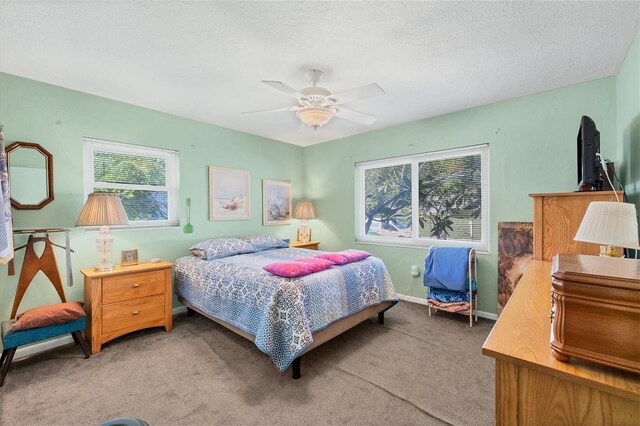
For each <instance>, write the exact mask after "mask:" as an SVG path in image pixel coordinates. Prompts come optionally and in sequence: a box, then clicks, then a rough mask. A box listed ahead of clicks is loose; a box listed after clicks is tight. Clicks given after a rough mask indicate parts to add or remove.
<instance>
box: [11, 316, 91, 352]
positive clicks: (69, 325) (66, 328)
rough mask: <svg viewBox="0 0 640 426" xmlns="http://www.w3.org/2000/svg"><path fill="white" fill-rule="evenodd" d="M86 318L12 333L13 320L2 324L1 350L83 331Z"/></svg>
mask: <svg viewBox="0 0 640 426" xmlns="http://www.w3.org/2000/svg"><path fill="white" fill-rule="evenodd" d="M85 320H86V317H80V318H78V319H76V320H73V321H69V322H65V323H62V324H54V325H48V326H46V327H37V328H30V329H28V330H20V331H12V330H11V325H12V324H13V323H14V322H15V320H8V321H3V322H2V347H3V349H11V348H16V347H18V346H22V345H28V344H29V343H34V342H39V341H41V340H45V339H50V338H52V337H56V336H61V335H63V334H68V333H73V332H74V331H80V330H84V328H85V323H86V321H85Z"/></svg>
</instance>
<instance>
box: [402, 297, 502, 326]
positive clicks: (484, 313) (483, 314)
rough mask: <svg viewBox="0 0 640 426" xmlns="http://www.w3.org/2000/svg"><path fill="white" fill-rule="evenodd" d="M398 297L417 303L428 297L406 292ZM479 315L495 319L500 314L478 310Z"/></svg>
mask: <svg viewBox="0 0 640 426" xmlns="http://www.w3.org/2000/svg"><path fill="white" fill-rule="evenodd" d="M398 299H400V300H404V301H405V302H411V303H417V304H419V305H426V304H427V299H423V298H422V297H414V296H406V295H404V294H399V295H398ZM478 316H479V317H480V318H486V319H490V320H494V321H496V320H497V319H498V314H494V313H491V312H485V311H478Z"/></svg>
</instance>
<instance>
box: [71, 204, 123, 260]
mask: <svg viewBox="0 0 640 426" xmlns="http://www.w3.org/2000/svg"><path fill="white" fill-rule="evenodd" d="M128 224H129V218H128V217H127V213H126V212H125V211H124V207H123V206H122V201H120V197H119V196H118V194H113V193H110V192H93V193H91V194H89V196H88V197H87V201H86V203H85V204H84V207H83V208H82V211H81V212H80V217H78V221H77V222H76V226H99V227H100V234H98V238H97V239H96V248H97V249H98V253H99V254H100V263H98V264H97V265H96V267H95V269H96V271H110V270H112V269H113V265H112V264H111V263H109V259H108V257H109V254H110V253H111V249H112V248H113V236H112V235H111V233H110V232H109V226H114V225H128Z"/></svg>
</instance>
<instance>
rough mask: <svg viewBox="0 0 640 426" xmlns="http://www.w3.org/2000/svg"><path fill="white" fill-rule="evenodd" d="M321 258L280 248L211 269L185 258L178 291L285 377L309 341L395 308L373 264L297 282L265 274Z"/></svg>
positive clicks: (215, 263) (371, 260)
mask: <svg viewBox="0 0 640 426" xmlns="http://www.w3.org/2000/svg"><path fill="white" fill-rule="evenodd" d="M318 253H320V252H318V251H315V250H306V249H299V248H283V249H273V250H265V251H261V252H258V253H250V254H241V255H236V256H230V257H225V258H222V259H216V260H209V261H207V260H201V259H199V258H197V257H196V256H185V257H182V258H180V259H178V260H177V261H176V275H175V287H176V290H175V291H176V293H177V294H178V296H180V297H182V298H183V299H185V300H187V301H188V302H189V303H190V304H192V305H193V306H194V307H196V308H198V309H200V310H202V311H203V312H205V313H207V314H208V315H210V316H212V317H215V318H219V319H221V320H223V321H225V322H227V323H229V324H231V325H233V326H235V327H238V328H240V329H241V330H243V331H245V332H247V333H249V334H251V335H253V336H255V343H256V346H257V347H258V348H259V349H260V350H261V351H263V352H264V353H266V354H268V355H269V356H270V357H271V359H272V360H273V363H274V364H275V365H276V366H277V367H278V369H279V370H280V371H284V370H285V369H286V368H287V367H288V366H289V365H290V364H291V362H292V361H293V360H294V359H295V358H296V357H297V356H298V355H299V354H300V353H301V352H303V351H304V349H305V348H306V347H307V346H309V345H311V343H312V342H313V339H312V337H311V333H314V332H316V331H318V330H321V329H323V328H325V327H327V326H328V325H330V324H331V323H333V322H335V321H337V320H339V319H341V318H344V317H347V316H349V315H352V314H355V313H357V312H359V311H361V310H363V309H365V308H367V307H369V306H373V305H377V304H379V303H381V302H384V301H391V300H397V298H396V292H395V289H394V288H393V284H392V283H391V279H390V277H389V273H388V272H387V268H386V267H385V266H384V263H382V261H381V260H380V259H378V258H376V257H373V256H371V257H368V258H367V259H365V260H361V261H359V262H354V263H350V264H346V265H341V266H338V265H335V266H333V267H331V268H329V269H326V270H324V271H322V272H317V273H315V274H310V275H306V276H303V277H299V278H281V277H278V276H275V275H271V274H269V273H268V272H266V271H264V270H263V269H262V267H263V266H265V265H267V264H269V263H273V262H277V261H282V260H287V259H298V258H303V257H311V256H314V255H316V254H318Z"/></svg>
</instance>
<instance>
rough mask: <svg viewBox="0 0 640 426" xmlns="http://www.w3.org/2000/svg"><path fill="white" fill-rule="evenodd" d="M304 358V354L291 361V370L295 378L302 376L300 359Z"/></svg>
mask: <svg viewBox="0 0 640 426" xmlns="http://www.w3.org/2000/svg"><path fill="white" fill-rule="evenodd" d="M301 360H302V356H299V357H298V358H296V359H294V360H293V362H292V363H291V370H292V371H293V380H298V379H299V378H300V361H301Z"/></svg>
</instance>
